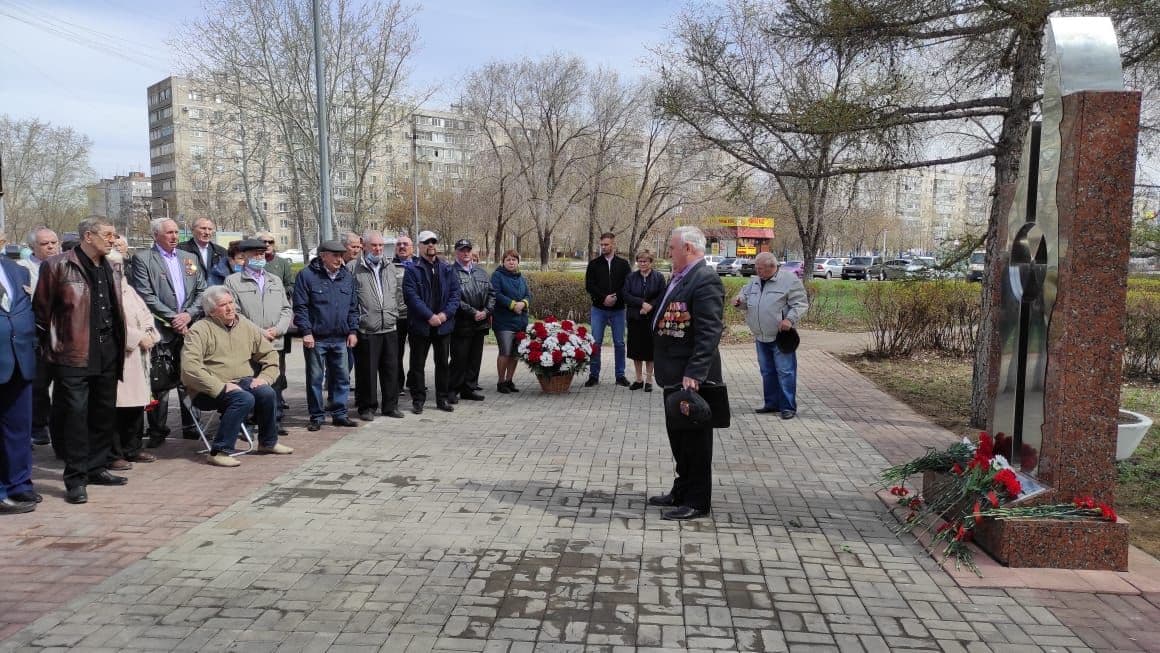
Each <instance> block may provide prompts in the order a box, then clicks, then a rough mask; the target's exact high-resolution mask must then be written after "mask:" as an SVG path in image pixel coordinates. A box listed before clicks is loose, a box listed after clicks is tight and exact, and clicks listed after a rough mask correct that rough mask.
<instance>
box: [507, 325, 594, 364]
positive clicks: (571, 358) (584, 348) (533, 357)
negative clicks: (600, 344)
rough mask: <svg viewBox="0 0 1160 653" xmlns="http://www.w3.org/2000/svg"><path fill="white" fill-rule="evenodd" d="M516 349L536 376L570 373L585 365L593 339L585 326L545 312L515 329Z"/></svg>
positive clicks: (587, 361)
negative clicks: (529, 322) (520, 329)
mask: <svg viewBox="0 0 1160 653" xmlns="http://www.w3.org/2000/svg"><path fill="white" fill-rule="evenodd" d="M516 341H517V342H518V343H519V346H518V347H517V348H516V351H517V353H518V354H519V356H520V360H522V361H523V362H524V363H525V364H527V366H528V367H529V368H530V369H531V370H532V373H534V374H535V375H536V376H558V375H562V374H568V375H574V374H579V373H580V372H583V371H584V370H586V369H587V368H588V364H589V363H590V362H591V360H592V353H593V351H594V350H595V348H596V343H595V341H594V340H593V338H592V335H591V334H589V333H588V329H587V328H585V327H583V326H578V325H577V324H576V323H575V322H573V321H572V320H563V321H561V320H557V319H556V318H555V317H554V316H551V315H549V316H548V317H545V318H544V319H543V320H536V321H535V322H533V323H532V324H529V325H528V326H527V328H525V329H524V330H523V331H520V332H517V333H516Z"/></svg>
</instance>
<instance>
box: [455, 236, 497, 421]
mask: <svg viewBox="0 0 1160 653" xmlns="http://www.w3.org/2000/svg"><path fill="white" fill-rule="evenodd" d="M471 247H472V246H471V241H470V240H468V239H466V238H461V239H460V240H459V241H458V242H456V243H455V265H454V266H453V267H454V269H455V274H456V275H458V277H459V314H458V315H456V316H455V330H454V331H452V332H451V397H450V401H451V403H453V404H454V403H458V400H459V399H460V398H462V399H469V400H471V401H483V393H481V392H480V391H481V390H482V389H483V388H481V387H480V385H479V367H480V365H481V364H482V363H483V339H484V337H485V336H486V335H487V330H488V328H489V326H490V322H489V320H488V318H490V317H491V313H492V311H493V310H495V289H493V288H492V287H491V275H489V274H488V273H487V271H486V270H484V269H483V268H481V267H479V266H478V265H476V264H475V263H474V262H473V261H472V259H471Z"/></svg>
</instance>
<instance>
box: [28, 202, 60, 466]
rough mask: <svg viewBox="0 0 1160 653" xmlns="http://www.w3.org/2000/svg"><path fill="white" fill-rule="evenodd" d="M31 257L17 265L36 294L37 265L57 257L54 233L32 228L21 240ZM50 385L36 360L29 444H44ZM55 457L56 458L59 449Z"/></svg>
mask: <svg viewBox="0 0 1160 653" xmlns="http://www.w3.org/2000/svg"><path fill="white" fill-rule="evenodd" d="M25 243H26V244H27V245H28V248H29V249H31V250H32V254H31V255H30V256H29V257H28V258H27V259H23V260H21V261H20V265H23V266H24V267H25V268H27V269H28V276H29V278H31V280H32V290H33V292H35V291H36V282H37V280H38V279H39V277H40V264H41V263H43V262H44V261H45V260H47V259H48V258H49V257H51V256H56V255H57V254H59V253H60V239H59V238H57V235H56V232H55V231H53V230H52V229H49V228H48V227H46V226H44V225H41V226H39V227H33V228H32V231H29V232H28V237H27V238H26V239H25ZM51 384H52V374H51V373H50V370H49V368H48V364H47V363H45V362H44V357H43V356H38V357H37V359H36V380H35V381H33V382H32V444H48V443H49V435H48V418H49V416H50V415H51V414H52V400H51V399H50V398H49V395H48V387H49V385H51ZM53 448H54V449H55V450H57V457H60V451H59V449H60V448H59V447H56V446H54V447H53Z"/></svg>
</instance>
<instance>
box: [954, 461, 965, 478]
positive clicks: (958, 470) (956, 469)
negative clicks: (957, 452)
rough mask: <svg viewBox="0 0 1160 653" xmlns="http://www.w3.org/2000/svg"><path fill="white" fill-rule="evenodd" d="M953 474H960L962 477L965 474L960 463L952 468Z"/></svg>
mask: <svg viewBox="0 0 1160 653" xmlns="http://www.w3.org/2000/svg"><path fill="white" fill-rule="evenodd" d="M951 473H952V474H958V475H960V476H961V475H962V473H963V466H962V465H960V464H958V463H955V464H954V465H952V466H951Z"/></svg>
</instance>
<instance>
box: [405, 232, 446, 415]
mask: <svg viewBox="0 0 1160 653" xmlns="http://www.w3.org/2000/svg"><path fill="white" fill-rule="evenodd" d="M403 297H404V299H405V301H406V303H407V327H408V329H409V330H410V333H411V364H410V368H411V371H410V373H409V374H408V376H410V378H409V379H408V385H409V386H410V390H411V407H412V409H413V410H414V412H415V414H416V415H418V414H420V413H422V412H423V404H424V403H426V401H427V378H426V372H425V371H424V368H425V367H426V366H427V350H428V349H433V350H434V351H435V405H436V406H437V407H438V408H439V410H443V411H446V412H449V413H450V412H451V411H453V410H455V408H454V407H452V405H451V384H450V374H449V370H448V367H449V364H448V363H449V361H448V356H449V351H448V347H449V342H448V341H449V338H450V335H451V331H452V329H454V328H455V314H456V312H457V311H458V310H459V279H458V278H457V277H456V274H455V271H454V270H452V269H451V266H450V265H447V263H445V262H444V261H442V260H440V258H439V236H437V235H436V234H435V232H434V231H420V232H419V261H418V262H416V263H415V264H413V265H411V266H410V267H408V268H407V269H406V271H405V272H404V273H403Z"/></svg>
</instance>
